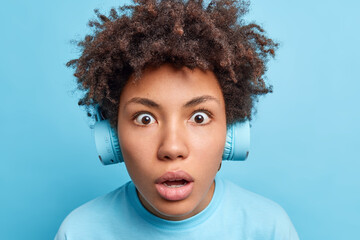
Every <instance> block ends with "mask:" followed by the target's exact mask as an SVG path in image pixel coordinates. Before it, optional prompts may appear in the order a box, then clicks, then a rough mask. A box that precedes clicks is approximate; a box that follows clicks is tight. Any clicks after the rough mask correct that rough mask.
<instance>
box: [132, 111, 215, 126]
mask: <svg viewBox="0 0 360 240" xmlns="http://www.w3.org/2000/svg"><path fill="white" fill-rule="evenodd" d="M198 112H204V113H206V115H208V116H209V118H210V119H211V120H212V119H213V117H214V115H213V114H212V113H211V112H210V111H209V110H208V109H206V108H203V107H202V108H198V109H196V110H195V111H193V112H192V113H191V115H190V118H191V117H192V116H194V114H196V113H198ZM141 114H149V115H151V116H152V117H153V118H154V119H156V118H155V117H154V115H153V114H151V113H150V112H146V111H140V112H136V113H135V114H134V115H133V116H132V118H131V120H132V121H135V119H136V118H137V117H138V116H140V115H141ZM207 124H209V123H207ZM207 124H199V125H203V126H205V125H207ZM139 126H142V125H139ZM144 126H146V125H144Z"/></svg>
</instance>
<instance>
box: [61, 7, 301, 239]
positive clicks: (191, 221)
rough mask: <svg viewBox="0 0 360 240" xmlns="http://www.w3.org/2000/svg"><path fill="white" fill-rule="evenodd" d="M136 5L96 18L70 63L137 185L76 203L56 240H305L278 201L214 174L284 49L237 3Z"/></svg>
mask: <svg viewBox="0 0 360 240" xmlns="http://www.w3.org/2000/svg"><path fill="white" fill-rule="evenodd" d="M204 5H205V4H203V2H202V1H196V0H193V1H191V0H190V1H182V0H177V1H170V0H168V1H155V0H153V1H146V0H142V1H138V2H137V3H135V5H132V6H124V7H121V8H120V12H123V13H124V14H123V15H121V16H119V15H118V12H117V11H116V10H115V9H112V10H111V12H110V15H109V16H108V17H106V16H104V15H102V14H100V13H99V12H98V11H95V12H96V13H97V16H98V17H99V21H90V23H89V25H90V26H91V27H94V32H93V34H92V35H88V36H86V37H85V39H84V40H83V41H81V42H80V43H79V46H81V47H82V55H81V56H80V57H79V58H78V59H75V60H72V61H70V62H69V63H68V66H73V67H75V69H76V73H75V74H74V75H75V76H76V77H77V79H78V83H79V88H80V89H81V90H84V91H85V95H84V97H83V98H82V99H81V100H80V101H79V104H80V105H85V106H88V110H89V114H90V115H91V112H92V109H94V108H95V107H97V108H99V109H100V110H99V111H100V115H101V116H102V117H104V118H106V119H108V121H109V123H110V125H111V127H112V129H114V132H116V133H117V137H118V141H119V144H120V146H119V150H118V151H119V156H120V158H121V160H120V161H124V162H125V165H126V168H127V171H128V173H129V175H130V177H131V180H132V181H130V182H128V183H126V184H124V185H123V186H121V187H120V188H118V189H116V190H114V191H113V192H111V193H109V194H107V195H105V196H102V197H99V198H97V199H94V200H92V201H90V202H88V203H86V204H84V205H83V206H81V207H79V208H77V209H76V210H74V211H73V212H72V213H71V214H70V215H69V216H68V217H67V218H66V219H65V220H64V222H63V224H62V225H61V227H60V229H59V231H58V234H57V236H56V239H185V238H186V239H205V238H207V239H215V238H224V239H298V236H297V233H296V231H295V229H294V227H293V225H292V223H291V221H290V219H289V218H288V216H287V214H286V213H285V211H284V210H283V209H282V208H281V207H280V206H279V205H277V204H276V203H274V202H272V201H270V200H268V199H265V198H263V197H261V196H259V195H256V194H254V193H251V192H248V191H246V190H244V189H242V188H240V187H239V186H236V185H235V184H233V183H231V182H229V181H226V180H223V179H221V178H219V177H216V173H217V172H218V171H219V170H220V168H221V161H222V158H223V157H222V155H223V152H224V146H225V142H226V135H227V127H228V126H231V125H232V124H234V123H235V122H239V121H240V122H243V121H245V120H251V116H252V110H253V108H254V107H253V102H254V101H256V97H257V96H258V95H261V94H266V93H268V92H271V87H269V86H266V84H265V82H264V81H263V79H262V76H263V74H264V72H265V63H266V61H267V59H268V57H269V56H271V55H272V56H274V54H275V49H276V47H277V44H275V43H274V42H273V41H272V40H271V39H269V38H266V37H265V36H264V35H263V30H262V29H261V28H260V27H259V26H258V25H255V24H249V25H245V24H244V22H243V20H241V18H240V17H241V16H242V15H243V14H244V13H246V11H247V4H246V3H245V2H238V1H212V2H211V3H210V4H209V5H208V6H206V7H205V6H204Z"/></svg>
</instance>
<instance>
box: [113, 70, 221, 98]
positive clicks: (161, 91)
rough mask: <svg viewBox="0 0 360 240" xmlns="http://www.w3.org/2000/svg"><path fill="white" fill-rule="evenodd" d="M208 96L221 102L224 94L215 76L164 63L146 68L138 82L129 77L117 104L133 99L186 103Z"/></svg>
mask: <svg viewBox="0 0 360 240" xmlns="http://www.w3.org/2000/svg"><path fill="white" fill-rule="evenodd" d="M201 95H210V96H213V97H215V98H217V99H219V101H223V95H222V91H221V88H220V85H219V83H218V80H217V78H216V76H215V74H214V73H213V72H212V71H203V70H201V69H199V68H195V69H193V70H192V69H189V68H187V67H182V68H180V69H179V68H175V67H173V66H172V65H170V64H165V65H162V66H160V67H157V68H147V69H145V70H144V72H143V74H142V76H141V78H140V79H138V80H136V81H134V80H133V78H132V77H130V79H129V81H128V83H127V84H126V85H125V87H124V89H123V91H122V94H121V97H120V105H121V104H124V102H126V101H127V100H129V99H131V98H134V97H146V98H150V99H153V100H156V101H158V102H160V103H165V102H166V103H170V102H176V101H180V102H181V101H187V100H188V99H189V98H193V97H197V96H201Z"/></svg>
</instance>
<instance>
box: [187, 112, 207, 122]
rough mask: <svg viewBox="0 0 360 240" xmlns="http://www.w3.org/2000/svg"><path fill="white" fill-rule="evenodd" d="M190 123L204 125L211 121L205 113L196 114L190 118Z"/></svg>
mask: <svg viewBox="0 0 360 240" xmlns="http://www.w3.org/2000/svg"><path fill="white" fill-rule="evenodd" d="M190 121H191V122H195V123H197V124H202V125H204V124H207V123H209V122H210V121H211V114H210V113H206V112H196V113H194V114H193V115H192V116H191V118H190Z"/></svg>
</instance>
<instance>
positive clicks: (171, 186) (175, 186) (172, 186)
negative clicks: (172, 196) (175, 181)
mask: <svg viewBox="0 0 360 240" xmlns="http://www.w3.org/2000/svg"><path fill="white" fill-rule="evenodd" d="M164 185H165V186H167V187H170V188H179V187H182V186H185V185H186V183H185V184H181V185H167V184H166V183H164Z"/></svg>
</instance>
